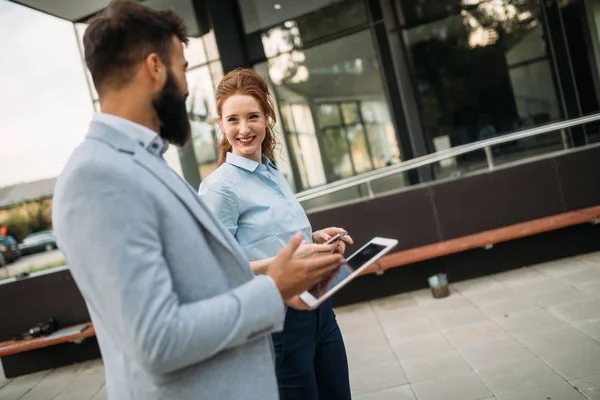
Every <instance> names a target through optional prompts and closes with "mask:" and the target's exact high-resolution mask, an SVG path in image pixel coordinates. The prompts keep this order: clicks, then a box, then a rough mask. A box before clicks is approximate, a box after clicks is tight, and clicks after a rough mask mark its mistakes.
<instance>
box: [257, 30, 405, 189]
mask: <svg viewBox="0 0 600 400" xmlns="http://www.w3.org/2000/svg"><path fill="white" fill-rule="evenodd" d="M280 28H281V29H287V30H288V33H287V34H286V35H284V34H281V32H279V33H277V35H278V36H277V35H275V34H274V32H275V30H271V31H269V32H268V33H267V34H265V36H263V42H264V43H265V46H270V47H269V54H278V55H276V56H275V57H272V58H271V59H269V61H268V71H265V72H268V78H269V80H270V81H271V82H272V84H273V86H274V89H275V90H274V93H275V97H276V98H277V101H278V104H279V108H280V111H281V115H282V125H283V128H284V131H285V135H286V141H288V142H289V143H290V146H289V147H290V148H291V150H292V151H291V154H290V156H291V159H292V160H291V161H292V162H293V163H295V164H296V167H297V170H298V171H297V174H298V175H299V177H298V179H297V186H301V187H297V190H298V191H301V190H304V189H308V188H311V187H316V186H319V185H322V184H324V183H326V182H333V181H336V180H338V179H342V178H347V177H350V176H353V175H356V174H360V173H363V172H366V171H370V170H372V169H374V168H378V167H381V166H385V165H391V164H394V163H397V162H399V160H400V152H399V151H398V145H397V142H396V137H395V132H394V128H393V124H392V121H391V117H390V115H389V110H388V107H387V103H386V100H385V96H384V91H383V86H382V80H381V74H380V71H379V65H378V62H377V59H376V57H375V54H374V50H373V44H372V41H371V35H370V32H369V31H362V32H359V33H356V34H353V35H349V36H346V37H344V38H342V39H338V40H334V41H331V42H328V43H325V44H321V45H319V46H315V47H311V48H309V49H302V48H301V46H302V41H301V40H299V39H298V37H300V36H301V31H297V30H296V29H295V25H294V24H293V23H289V24H287V25H286V26H282V27H280ZM277 37H278V38H279V39H277ZM278 40H279V42H278ZM282 50H290V51H288V52H287V53H283V54H280V53H281V51H282ZM257 70H258V69H257ZM363 113H364V114H366V115H363ZM390 133H391V135H390Z"/></svg>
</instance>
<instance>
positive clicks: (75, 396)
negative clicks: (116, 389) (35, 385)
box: [53, 363, 104, 400]
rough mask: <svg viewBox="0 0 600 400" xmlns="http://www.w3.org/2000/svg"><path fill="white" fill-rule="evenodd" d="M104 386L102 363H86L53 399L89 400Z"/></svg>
mask: <svg viewBox="0 0 600 400" xmlns="http://www.w3.org/2000/svg"><path fill="white" fill-rule="evenodd" d="M103 386H104V368H103V366H102V364H100V365H98V364H97V363H86V365H85V366H84V367H83V368H82V369H80V370H79V372H78V373H77V376H76V377H75V379H74V380H73V382H71V384H69V385H68V386H67V387H66V388H65V389H63V390H62V391H61V392H60V394H59V395H58V396H56V397H55V398H54V399H53V400H90V399H91V398H93V397H94V396H95V395H96V393H98V392H99V391H100V389H102V387H103Z"/></svg>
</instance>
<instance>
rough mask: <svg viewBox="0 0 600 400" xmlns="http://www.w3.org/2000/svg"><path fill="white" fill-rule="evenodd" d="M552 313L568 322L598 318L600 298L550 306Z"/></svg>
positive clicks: (599, 315) (599, 316) (599, 314)
mask: <svg viewBox="0 0 600 400" xmlns="http://www.w3.org/2000/svg"><path fill="white" fill-rule="evenodd" d="M550 311H552V312H553V313H554V314H556V315H558V316H559V317H561V318H562V319H564V320H565V321H568V322H578V321H583V320H586V319H595V318H600V300H595V299H594V300H587V301H581V302H578V303H572V304H565V305H562V306H556V307H552V308H550Z"/></svg>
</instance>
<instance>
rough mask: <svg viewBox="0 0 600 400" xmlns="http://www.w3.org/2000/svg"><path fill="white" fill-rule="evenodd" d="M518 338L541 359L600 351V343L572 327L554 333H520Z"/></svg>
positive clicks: (534, 331)
mask: <svg viewBox="0 0 600 400" xmlns="http://www.w3.org/2000/svg"><path fill="white" fill-rule="evenodd" d="M516 336H517V338H518V340H519V341H520V342H521V343H523V345H524V346H525V347H527V348H528V349H529V350H531V352H532V353H534V354H536V355H537V356H539V357H545V356H549V355H556V356H559V355H563V354H579V353H586V352H588V351H593V350H600V343H598V342H597V341H596V340H594V339H592V338H591V337H590V336H589V335H587V334H586V333H584V332H582V331H580V330H579V329H577V328H575V327H572V326H565V327H563V328H561V329H557V330H552V331H545V330H537V331H536V330H529V331H524V332H519V333H517V334H516Z"/></svg>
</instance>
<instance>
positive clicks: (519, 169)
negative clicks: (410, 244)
mask: <svg viewBox="0 0 600 400" xmlns="http://www.w3.org/2000/svg"><path fill="white" fill-rule="evenodd" d="M433 191H434V193H435V196H434V199H435V205H436V208H437V215H438V218H439V223H440V227H441V230H442V236H443V238H444V240H448V239H454V238H457V237H461V236H465V235H470V234H475V233H478V232H482V231H486V230H490V229H496V228H500V227H502V226H507V225H513V224H517V223H520V222H526V221H530V220H532V219H537V218H542V217H546V216H549V215H553V214H559V213H561V212H563V211H564V207H563V204H562V201H561V196H560V186H559V183H558V179H557V176H556V172H555V166H554V161H553V160H552V159H548V160H543V161H539V162H534V163H529V164H526V165H520V166H516V167H512V168H506V169H499V170H496V171H493V172H490V173H484V174H481V175H476V176H473V177H468V178H465V179H462V180H458V181H450V182H445V183H442V184H439V185H435V186H434V187H433Z"/></svg>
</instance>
